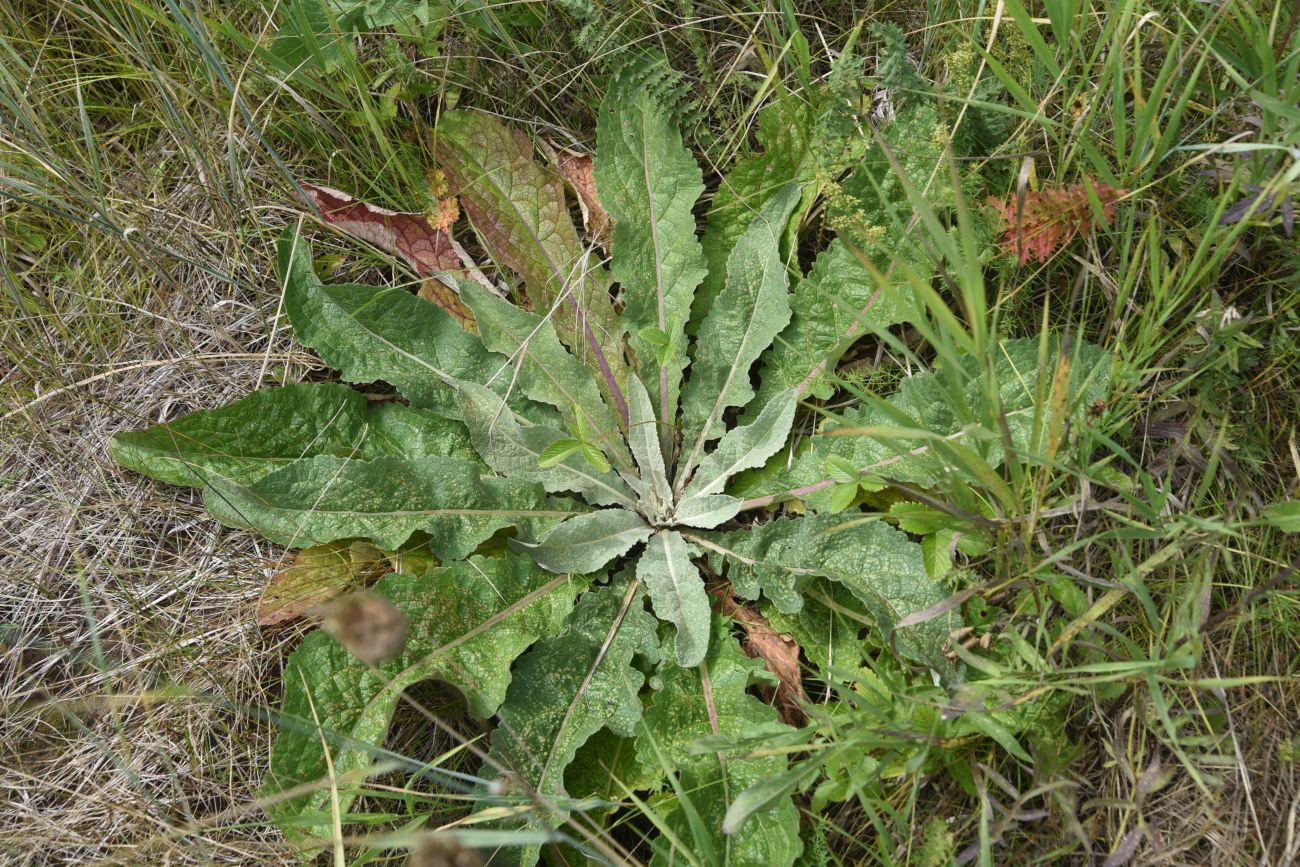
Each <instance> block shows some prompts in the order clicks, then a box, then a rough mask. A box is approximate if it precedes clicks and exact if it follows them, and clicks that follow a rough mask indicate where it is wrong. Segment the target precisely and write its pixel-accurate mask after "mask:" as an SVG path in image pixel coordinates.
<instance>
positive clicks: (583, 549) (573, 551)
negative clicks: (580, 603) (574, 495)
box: [510, 509, 654, 575]
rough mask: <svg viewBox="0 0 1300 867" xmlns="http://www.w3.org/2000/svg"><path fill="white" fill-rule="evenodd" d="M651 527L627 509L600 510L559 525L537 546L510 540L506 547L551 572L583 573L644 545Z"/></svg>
mask: <svg viewBox="0 0 1300 867" xmlns="http://www.w3.org/2000/svg"><path fill="white" fill-rule="evenodd" d="M652 533H654V528H653V527H651V526H650V525H649V524H647V523H646V522H645V519H643V518H642V517H641V516H640V515H638V514H637V513H636V512H632V511H629V510H628V509H601V510H599V511H596V512H589V513H587V514H585V515H578V516H577V517H575V518H571V519H569V520H567V521H565V522H564V523H563V524H560V525H559V526H558V527H556V528H555V529H554V530H552V531H551V532H550V533H549V534H547V536H546V538H545V539H543V540H542V541H541V542H538V543H537V544H535V545H534V544H531V543H528V542H520V541H518V540H516V539H512V540H510V547H512V548H514V549H515V550H516V551H518V552H520V553H526V554H528V556H530V557H532V558H533V559H534V560H536V561H537V562H538V564H540V565H541V567H542V568H543V569H549V570H551V571H552V572H574V573H578V574H584V575H585V574H587V573H588V572H595V571H596V570H597V569H600V568H601V567H603V566H605V565H607V564H608V563H609V562H610V561H611V560H613V559H614V558H615V557H621V556H622V555H624V554H626V553H627V552H628V551H630V550H631V549H632V546H633V545H636V544H638V543H640V542H644V541H645V540H646V539H648V538H650V535H651V534H652Z"/></svg>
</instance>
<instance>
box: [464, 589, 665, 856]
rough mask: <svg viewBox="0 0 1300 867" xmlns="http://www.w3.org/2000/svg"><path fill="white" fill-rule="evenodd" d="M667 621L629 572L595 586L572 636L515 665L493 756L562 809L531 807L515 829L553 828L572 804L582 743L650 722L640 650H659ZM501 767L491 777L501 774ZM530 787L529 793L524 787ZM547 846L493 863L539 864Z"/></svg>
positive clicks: (574, 617)
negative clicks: (651, 608) (570, 782)
mask: <svg viewBox="0 0 1300 867" xmlns="http://www.w3.org/2000/svg"><path fill="white" fill-rule="evenodd" d="M657 627H658V623H657V622H656V621H655V618H654V617H652V616H651V615H650V614H649V613H647V612H646V610H645V594H644V591H642V590H641V589H640V587H639V586H638V585H636V584H634V583H632V582H631V581H629V580H628V579H627V578H626V577H624V578H618V579H615V580H614V581H612V582H611V583H610V584H609V585H608V586H606V587H599V588H596V589H594V590H591V591H589V592H587V593H585V594H584V595H583V596H582V598H581V599H580V600H579V601H578V604H577V605H576V606H575V607H574V609H573V613H572V614H571V615H569V619H568V621H567V622H566V623H565V632H564V634H563V635H560V636H557V637H555V638H549V639H546V640H544V641H541V642H539V643H538V644H537V646H536V647H534V648H533V649H532V650H530V651H529V652H528V653H527V654H526V655H525V656H524V657H523V658H522V659H520V660H519V663H518V665H517V666H516V667H515V676H514V679H513V680H512V681H511V683H510V689H509V691H508V692H507V693H506V700H505V703H504V704H502V705H501V711H500V714H499V716H498V719H499V722H498V724H497V727H496V729H495V730H494V731H493V732H492V754H491V759H492V762H493V763H495V764H497V765H501V766H504V767H505V768H506V769H507V770H508V771H509V772H510V773H511V774H512V775H513V776H514V777H515V778H517V779H516V780H514V781H509V782H507V784H506V785H505V786H504V788H505V789H506V790H507V791H517V789H518V788H520V785H519V784H520V782H522V787H524V788H525V791H527V792H533V793H536V794H537V795H539V796H540V799H541V800H542V802H543V803H544V804H547V805H550V806H551V808H552V809H550V810H543V811H541V812H540V814H523V815H520V816H519V817H517V818H515V819H511V820H506V822H508V823H509V824H508V827H521V828H534V829H536V828H552V827H555V826H556V825H558V824H560V823H561V822H562V821H563V820H564V818H565V816H567V809H566V806H565V802H566V800H567V798H568V792H566V790H565V784H564V780H565V773H564V772H565V769H566V768H567V767H568V766H569V763H570V762H572V761H573V757H574V755H575V753H576V752H577V750H578V749H579V748H580V747H581V746H582V745H583V744H584V743H586V742H587V740H588V739H589V738H591V737H592V736H593V735H595V734H596V733H597V732H599V731H600V730H602V729H604V728H608V729H609V730H610V731H612V732H613V733H614V734H616V735H620V736H622V737H630V736H631V735H632V734H633V733H634V732H635V730H636V725H637V722H638V721H639V720H640V719H641V698H640V695H639V693H640V691H641V688H642V687H643V686H644V685H645V675H644V674H642V673H641V672H640V671H639V670H638V669H637V668H636V666H634V665H633V664H632V657H633V655H634V654H637V653H640V654H643V655H649V656H653V655H654V654H655V653H656V652H657V647H656V645H657ZM491 768H492V765H487V766H485V768H484V770H483V774H484V775H485V776H489V775H491V774H492V770H491ZM519 794H524V792H519ZM539 851H540V847H538V846H525V847H522V848H520V849H515V850H502V851H500V852H499V853H498V857H494V859H493V862H492V863H493V864H497V863H501V864H516V865H525V867H527V865H532V864H533V863H535V862H536V860H537V857H538V854H539Z"/></svg>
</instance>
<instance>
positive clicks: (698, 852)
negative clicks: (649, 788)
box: [636, 617, 803, 867]
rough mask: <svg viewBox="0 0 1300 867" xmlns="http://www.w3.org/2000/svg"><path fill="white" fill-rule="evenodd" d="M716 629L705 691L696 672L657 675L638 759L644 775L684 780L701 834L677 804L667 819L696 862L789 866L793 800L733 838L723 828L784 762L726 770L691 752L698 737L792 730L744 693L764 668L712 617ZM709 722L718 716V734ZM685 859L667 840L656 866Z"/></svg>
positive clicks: (676, 669)
mask: <svg viewBox="0 0 1300 867" xmlns="http://www.w3.org/2000/svg"><path fill="white" fill-rule="evenodd" d="M711 628H712V640H711V643H710V646H709V651H708V655H707V656H706V658H705V659H704V662H703V665H704V667H705V669H706V670H707V672H708V688H707V690H706V687H705V685H704V682H703V679H702V678H701V676H700V671H699V669H698V668H683V667H681V666H678V665H676V664H674V663H673V662H672V661H667V662H666V663H665V664H664V666H663V667H662V668H661V670H660V676H661V677H662V679H663V686H662V688H661V689H659V690H658V691H657V692H655V693H654V696H653V698H652V699H651V704H650V706H649V708H647V709H646V712H645V718H644V720H643V721H642V723H641V725H640V726H639V727H638V730H637V743H636V749H637V756H638V757H639V758H640V760H641V763H642V764H643V765H644V766H645V767H646V768H647V769H649V770H654V769H657V768H660V767H666V768H667V769H668V770H670V771H671V772H672V773H674V774H676V775H677V776H678V777H679V778H680V785H681V789H682V791H684V792H685V793H686V795H687V796H688V797H689V798H690V799H691V802H692V804H693V805H694V808H695V810H696V811H697V812H698V814H699V817H700V819H701V823H700V824H701V826H702V827H701V828H700V832H701V834H702V836H697V834H696V833H695V828H694V826H693V825H692V823H691V822H690V821H689V819H688V818H687V815H686V811H685V809H683V807H682V806H681V804H680V803H676V804H675V805H674V806H673V807H669V806H667V804H666V805H665V809H666V810H667V816H666V817H665V818H666V821H667V822H668V825H669V827H670V829H671V830H672V831H673V834H674V836H675V837H676V838H677V840H679V841H681V843H682V845H684V846H686V847H688V848H689V851H690V852H691V854H692V857H693V858H694V859H695V860H698V861H700V862H702V863H704V864H729V865H732V867H773V865H777V867H784V865H790V864H792V863H793V862H794V860H795V859H796V858H797V857H798V856H799V853H800V851H801V850H802V848H803V846H802V844H801V843H800V841H799V811H798V810H797V809H796V808H795V805H794V800H793V798H791V797H786V798H784V799H780V800H779V801H777V802H776V803H774V804H773V806H772V807H770V808H769V809H768V810H766V811H764V812H761V813H758V814H756V815H754V816H753V817H751V818H750V820H749V821H748V822H746V823H745V824H744V825H743V826H741V827H740V828H739V829H738V831H737V832H736V833H735V834H730V835H724V834H723V833H722V823H723V818H724V817H725V815H726V812H727V808H728V807H729V806H730V804H731V802H732V801H733V800H734V799H735V798H736V797H737V796H738V795H739V794H740V793H741V792H743V791H744V790H745V789H747V788H749V787H750V786H751V785H753V784H754V783H756V782H758V781H760V780H762V779H765V778H767V777H770V776H773V775H776V774H780V773H783V772H784V771H785V770H786V767H787V761H786V758H785V757H784V756H782V755H769V756H762V757H758V758H744V757H740V756H731V757H728V758H727V760H726V762H725V764H724V763H723V762H722V761H720V759H719V757H718V755H717V754H716V753H703V754H698V755H697V754H696V752H695V750H693V749H692V745H693V744H694V743H695V742H696V741H697V740H699V739H701V738H706V737H711V736H715V735H740V734H742V733H744V732H745V731H746V730H748V729H751V728H753V727H755V726H766V727H771V730H773V731H781V730H789V729H788V727H787V726H783V725H781V724H780V723H779V721H778V720H777V715H776V712H775V711H774V710H772V708H770V707H768V706H767V705H766V704H764V703H763V702H762V701H760V700H758V699H757V698H755V697H754V696H752V695H750V694H749V693H748V692H746V690H747V688H748V687H749V685H750V683H751V681H753V680H754V679H756V678H762V677H764V676H766V672H765V671H763V663H762V662H761V661H760V660H757V659H749V658H747V657H746V656H744V654H742V653H741V651H740V646H739V645H738V644H737V643H736V641H735V639H734V638H732V636H731V630H730V622H729V621H728V620H727V619H726V618H722V617H717V618H714V620H713V622H712V627H711ZM715 714H716V717H715ZM711 717H713V718H716V721H717V729H716V730H715V729H714V727H713V724H712V722H711ZM667 803H668V804H673V802H667ZM683 860H685V859H684V858H683V856H682V855H681V854H680V853H679V852H674V851H673V844H672V843H671V841H670V840H669V839H668V837H667V835H664V837H662V838H661V839H660V842H659V845H658V846H657V847H656V850H655V855H654V859H653V861H652V862H651V863H652V864H655V865H666V864H673V863H681V862H682V861H683Z"/></svg>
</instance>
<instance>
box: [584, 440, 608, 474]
mask: <svg viewBox="0 0 1300 867" xmlns="http://www.w3.org/2000/svg"><path fill="white" fill-rule="evenodd" d="M582 457H583V459H584V460H585V461H586V462H587V463H588V464H590V465H591V467H592V468H593V469H595V470H596V472H598V473H608V472H609V471H610V467H609V458H607V457H605V455H604V453H603V452H602V451H601V450H600V449H598V448H596V447H595V446H593V445H592V444H591V443H583V444H582Z"/></svg>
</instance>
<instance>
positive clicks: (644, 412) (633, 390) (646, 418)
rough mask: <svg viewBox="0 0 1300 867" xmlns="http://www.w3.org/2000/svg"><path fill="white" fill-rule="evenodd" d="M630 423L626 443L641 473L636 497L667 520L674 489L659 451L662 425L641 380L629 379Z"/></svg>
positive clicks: (652, 514)
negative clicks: (657, 419)
mask: <svg viewBox="0 0 1300 867" xmlns="http://www.w3.org/2000/svg"><path fill="white" fill-rule="evenodd" d="M627 395H628V408H629V411H630V413H631V417H630V419H629V421H628V429H627V441H628V445H630V446H631V447H632V457H634V458H636V465H637V467H638V469H639V470H640V478H639V479H638V480H637V481H638V482H639V486H638V489H637V493H638V494H640V495H641V499H642V500H643V502H645V503H646V504H647V506H648V508H647V513H648V514H650V515H651V516H652V517H656V516H663V517H667V516H668V514H669V512H670V510H671V508H672V503H673V489H672V485H671V484H670V483H669V481H668V470H667V468H666V467H665V466H664V453H663V451H662V449H661V448H660V443H661V442H662V439H661V437H660V436H659V423H658V422H657V421H656V420H655V409H654V404H652V403H651V402H650V394H649V392H647V391H646V387H645V386H644V385H642V384H641V380H640V378H639V377H637V376H635V375H633V376H629V377H628V378H627Z"/></svg>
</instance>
